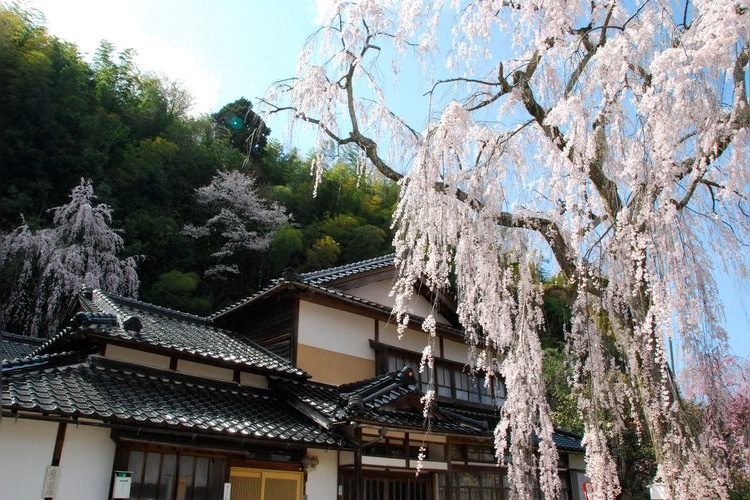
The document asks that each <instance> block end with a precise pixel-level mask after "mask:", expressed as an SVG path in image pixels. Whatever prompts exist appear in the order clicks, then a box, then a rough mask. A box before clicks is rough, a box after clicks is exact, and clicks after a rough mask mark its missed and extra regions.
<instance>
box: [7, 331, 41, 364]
mask: <svg viewBox="0 0 750 500" xmlns="http://www.w3.org/2000/svg"><path fill="white" fill-rule="evenodd" d="M2 335H3V339H2V347H3V352H2V357H3V360H6V359H16V358H23V357H25V356H28V355H29V354H31V353H32V352H33V351H34V350H35V349H37V348H38V347H39V346H40V345H42V342H44V339H40V338H37V337H29V336H27V335H16V334H13V333H8V332H2Z"/></svg>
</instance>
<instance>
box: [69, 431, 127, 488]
mask: <svg viewBox="0 0 750 500" xmlns="http://www.w3.org/2000/svg"><path fill="white" fill-rule="evenodd" d="M114 456H115V443H114V441H112V440H111V439H110V437H109V429H105V428H102V427H90V426H86V425H79V426H75V425H68V428H67V430H66V431H65V444H64V446H63V453H62V458H61V459H60V486H59V489H58V491H57V497H55V500H101V499H103V498H107V496H108V495H109V487H110V481H111V479H112V463H113V460H114Z"/></svg>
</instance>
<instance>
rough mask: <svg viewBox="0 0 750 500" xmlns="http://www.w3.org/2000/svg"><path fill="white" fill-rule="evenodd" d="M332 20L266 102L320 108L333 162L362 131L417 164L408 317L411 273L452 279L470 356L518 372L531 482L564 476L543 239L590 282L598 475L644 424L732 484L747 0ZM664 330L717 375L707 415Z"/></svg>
mask: <svg viewBox="0 0 750 500" xmlns="http://www.w3.org/2000/svg"><path fill="white" fill-rule="evenodd" d="M330 19H331V21H330V24H328V25H327V26H325V27H324V28H322V29H321V30H319V31H318V32H316V34H315V35H314V36H313V37H311V39H310V42H309V46H308V47H306V48H305V50H304V51H303V55H302V56H301V60H300V64H299V66H298V67H299V68H300V70H299V74H298V75H297V78H294V79H291V80H285V81H282V82H281V83H279V84H278V85H276V86H275V87H274V88H273V89H272V90H271V92H269V95H268V96H267V99H266V105H267V108H266V110H267V111H269V112H278V111H290V112H291V115H292V116H293V117H294V118H296V119H298V120H301V121H302V122H304V123H306V124H308V125H309V126H310V127H311V129H312V130H313V131H315V133H316V134H317V137H318V144H319V145H320V146H321V148H320V149H321V153H320V154H319V157H318V160H323V156H322V155H323V153H324V151H325V149H324V148H323V146H324V144H325V143H327V142H333V143H335V144H338V145H351V144H355V145H357V146H358V147H359V148H360V149H361V151H362V153H363V155H364V156H365V157H366V158H367V160H368V161H369V162H370V164H371V165H373V166H374V167H375V168H377V169H378V170H379V171H380V172H381V173H382V174H384V175H386V176H387V177H389V178H391V179H393V180H398V181H399V182H400V183H401V186H402V191H401V197H400V202H399V206H398V209H397V212H396V219H395V220H396V239H395V245H396V254H397V264H398V269H399V280H398V282H397V283H396V285H395V291H396V310H395V312H396V314H397V316H398V317H399V318H401V319H402V320H404V324H406V322H405V320H406V318H407V315H408V304H409V299H410V297H411V295H412V294H413V293H414V292H413V284H414V282H415V280H417V279H420V280H422V281H426V282H427V283H428V285H430V286H433V287H445V286H448V285H449V284H450V283H451V280H452V279H453V278H454V277H455V280H456V281H455V283H456V289H457V290H458V312H459V316H460V319H461V322H462V324H463V326H464V328H465V329H466V337H467V341H468V342H469V343H470V345H471V346H472V349H471V352H472V358H471V360H470V362H471V363H472V365H473V366H475V367H477V368H479V369H485V370H488V371H489V372H491V373H497V374H499V375H501V376H503V377H504V378H505V380H506V385H507V387H508V396H507V400H506V402H505V404H504V406H503V408H502V421H501V423H500V425H499V426H498V428H497V429H496V444H497V448H498V449H497V453H498V456H500V457H502V456H504V455H505V454H506V453H509V454H510V456H511V461H510V464H509V473H508V475H509V478H510V480H511V483H512V491H513V495H514V497H517V498H529V497H530V496H531V494H532V490H531V484H530V483H529V482H528V481H527V480H526V479H527V477H528V474H529V473H531V472H532V471H534V470H535V468H536V467H537V466H539V467H540V473H539V476H538V479H539V483H540V485H541V487H542V489H543V491H544V492H545V494H546V495H548V497H554V496H555V494H556V491H557V490H558V488H559V484H558V479H557V470H556V467H557V453H556V451H555V448H554V444H553V443H552V422H551V418H550V410H549V407H548V405H547V402H546V401H545V397H544V396H545V387H544V383H543V378H542V374H541V372H542V369H541V368H542V354H541V348H540V341H539V336H538V332H539V330H540V328H541V326H542V323H543V314H542V311H541V310H540V304H541V294H542V285H541V283H540V282H539V281H538V276H537V274H536V273H535V272H534V271H533V269H534V268H535V266H536V263H538V262H539V261H540V260H541V259H543V258H545V257H549V258H550V259H552V260H553V261H554V262H555V265H556V266H557V267H558V268H559V270H560V277H561V278H560V279H561V285H562V288H563V289H565V290H566V292H567V293H568V296H569V297H570V299H571V304H572V310H571V314H572V316H571V318H572V319H571V325H572V326H571V330H570V332H569V334H568V336H567V347H568V352H569V362H570V363H571V366H572V375H571V381H572V387H573V391H574V394H575V396H576V402H577V407H578V411H579V412H580V415H581V417H582V419H583V424H584V429H585V437H584V442H585V444H586V459H587V472H588V474H589V476H590V477H591V479H592V480H593V482H594V495H595V497H597V498H614V497H616V496H617V494H618V493H619V492H620V490H621V488H620V485H619V484H618V481H617V474H616V470H615V469H616V464H615V461H614V459H613V457H612V453H611V450H612V448H611V447H610V444H611V443H612V439H615V438H617V437H618V436H619V437H622V435H623V434H624V433H625V432H626V431H627V430H629V429H630V428H631V427H630V424H631V423H635V424H636V425H639V424H640V422H643V423H644V424H645V426H644V427H639V432H640V433H641V435H643V436H644V437H645V438H647V439H648V440H650V442H651V444H652V445H653V449H654V453H655V456H656V458H657V461H658V464H659V467H658V473H657V477H656V478H655V479H656V480H658V481H664V482H665V484H666V485H667V488H668V490H669V492H670V493H671V496H672V497H680V496H683V495H686V494H687V495H693V496H695V497H726V496H727V494H728V491H729V489H730V488H731V487H732V483H731V477H730V472H729V468H730V465H731V464H730V459H729V457H728V453H727V449H728V448H727V446H726V440H727V432H730V427H728V426H727V422H726V421H725V420H724V419H723V415H721V414H719V413H717V412H716V411H715V410H714V409H713V407H712V406H711V401H713V399H715V398H718V397H720V395H721V394H722V392H723V391H724V388H723V387H721V385H720V382H719V381H720V380H721V377H718V376H716V375H717V374H718V373H720V372H721V366H720V360H721V359H722V357H723V356H724V354H725V352H726V349H727V345H726V335H725V333H724V332H723V330H722V328H721V324H720V318H721V311H722V309H721V304H720V303H719V300H718V296H717V291H716V283H715V282H714V278H713V273H714V271H715V270H717V269H719V268H720V267H719V266H723V268H724V269H730V270H732V271H733V272H736V273H738V274H741V275H744V273H745V270H746V264H747V256H748V254H747V251H746V242H747V241H748V238H749V237H750V218H749V217H748V205H747V203H748V201H747V199H748V195H750V185H749V184H750V183H749V182H748V175H747V173H748V158H749V156H748V154H749V153H750V107H749V106H748V99H749V98H748V80H749V79H750V77H749V76H748V74H749V72H748V61H749V60H750V45H749V44H750V5H748V3H747V2H746V1H743V0H739V1H738V0H710V1H708V0H695V1H693V0H684V1H679V2H666V3H665V2H658V1H650V0H644V1H638V2H619V1H612V0H607V1H598V0H595V1H578V2H524V1H518V2H516V1H503V2H485V1H477V2H474V1H468V0H467V1H458V2H444V1H438V2H420V1H406V2H404V1H395V0H363V1H358V2H348V1H337V2H333V7H332V10H331V17H330ZM441 61H446V64H445V65H442V64H441ZM415 68H422V69H423V70H424V74H425V80H424V86H423V87H421V88H416V89H415V91H416V92H417V94H416V95H415V96H413V97H412V99H411V100H408V103H409V104H408V106H404V107H402V108H400V109H394V105H395V104H397V103H398V102H399V100H404V99H405V96H404V94H405V93H406V92H407V91H408V90H409V86H408V85H403V84H401V82H398V83H397V84H396V85H393V78H392V77H393V76H397V75H399V74H400V72H401V71H403V72H409V74H411V72H413V71H414V69H415ZM425 92H426V94H425V96H424V97H423V96H422V94H423V93H425ZM406 99H408V98H406ZM419 103H422V104H423V106H422V107H421V108H419V109H418V104H419ZM398 111H405V112H406V113H405V114H402V115H400V114H399V113H398ZM419 111H421V112H422V113H421V114H419V113H418V112H419ZM321 165H322V161H320V162H319V163H318V166H319V167H320V166H321ZM403 172H406V174H403ZM425 325H426V326H425V329H426V331H427V332H428V333H429V334H430V338H434V333H435V332H434V328H433V327H432V322H431V321H429V320H428V321H427V322H426V323H425ZM669 338H672V339H675V344H676V345H678V346H679V347H680V348H682V349H683V351H684V356H683V359H684V360H685V361H686V363H687V364H688V365H689V366H691V367H693V366H694V367H696V370H695V371H694V374H695V375H696V376H699V377H701V378H702V379H703V380H704V381H705V387H706V388H707V390H706V391H705V396H704V397H705V398H706V401H707V404H706V405H705V406H704V407H703V411H702V412H701V414H702V416H703V417H704V418H703V420H702V421H701V423H700V424H699V425H694V422H692V421H691V419H690V418H688V417H687V416H686V415H687V413H686V411H685V409H684V405H683V403H682V401H681V398H680V394H679V392H678V390H677V387H676V385H675V382H674V379H673V377H672V373H671V371H670V368H669V366H668V363H667V356H666V349H665V345H666V344H665V343H666V341H667V339H669ZM479 339H482V342H481V343H480V342H479ZM429 352H430V350H429V346H428V348H427V350H426V353H427V354H429ZM428 396H429V394H428ZM428 399H429V397H428ZM533 435H536V436H538V437H539V439H540V440H541V441H540V444H539V447H538V453H537V454H531V453H528V450H529V447H530V446H531V445H532V443H533V438H532V436H533Z"/></svg>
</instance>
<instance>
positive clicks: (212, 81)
mask: <svg viewBox="0 0 750 500" xmlns="http://www.w3.org/2000/svg"><path fill="white" fill-rule="evenodd" d="M327 3H328V1H327V0H275V1H274V0H120V1H117V2H114V1H109V0H106V1H105V0H27V1H26V3H25V5H26V6H27V7H34V8H37V9H39V10H40V11H41V12H42V13H43V14H44V15H45V17H46V24H47V27H48V29H49V31H50V33H51V34H53V35H55V36H57V37H59V38H61V39H63V40H66V41H70V42H73V43H75V44H76V45H78V47H79V49H80V50H81V52H82V53H83V54H84V55H85V56H86V57H87V58H89V57H90V56H91V54H93V53H94V51H95V50H96V48H97V46H98V45H99V42H100V41H101V40H102V39H107V40H109V41H111V42H112V43H114V44H115V46H116V47H117V48H118V49H124V48H133V49H135V50H136V52H137V53H138V57H137V59H136V62H137V64H138V66H139V68H140V69H141V70H143V71H150V72H154V73H158V74H161V75H165V76H167V77H168V78H170V79H171V80H177V81H180V82H182V84H183V86H184V87H185V88H186V89H187V90H188V91H189V92H190V93H191V94H192V95H193V97H194V108H193V113H195V114H201V113H210V112H213V111H217V110H218V109H219V108H221V106H223V105H224V104H226V103H228V102H232V101H234V100H235V99H238V98H239V97H243V96H244V97H246V98H248V99H250V100H253V101H254V100H255V99H257V98H258V97H262V96H263V95H264V94H265V92H266V89H267V88H268V86H269V85H270V84H271V83H272V82H274V81H275V80H279V79H283V78H288V77H291V76H293V75H294V70H295V66H296V60H297V54H298V53H299V51H300V49H301V48H302V46H303V45H304V43H305V40H306V39H307V37H308V36H309V35H310V34H311V33H313V32H314V31H315V29H316V27H317V26H318V25H319V24H318V23H319V22H320V20H321V19H322V16H321V10H322V9H325V7H326V5H327ZM401 78H402V79H403V78H404V75H402V77H401ZM402 83H404V82H401V83H400V84H402ZM406 83H407V84H408V82H406ZM285 120H286V117H285V116H284V117H281V116H280V117H279V118H278V119H275V120H272V121H270V122H269V126H270V127H271V129H272V136H273V137H274V138H275V139H277V140H280V141H281V142H282V144H284V146H285V148H287V149H290V148H292V147H296V148H298V149H299V150H301V151H302V152H306V151H308V150H309V149H310V147H311V144H312V141H311V139H310V138H309V137H308V136H306V135H304V134H302V133H300V132H299V131H297V132H296V133H295V134H292V135H290V134H289V133H288V130H287V129H288V127H287V123H286V121H285ZM411 125H413V126H415V127H416V128H417V129H421V127H423V126H424V124H423V123H412V124H411ZM717 279H718V282H719V285H720V288H721V290H720V292H721V295H722V298H723V300H724V303H725V306H726V311H725V312H726V318H727V320H726V326H727V330H728V332H729V335H730V342H731V345H732V348H733V350H734V352H735V354H738V355H740V356H743V357H746V358H748V359H750V334H749V333H748V329H749V328H748V327H749V326H750V314H748V311H749V310H750V309H749V308H748V300H747V298H746V297H748V287H747V284H745V285H744V286H743V285H741V284H740V280H738V279H737V278H736V277H733V276H725V275H722V276H718V277H717ZM746 283H747V281H746Z"/></svg>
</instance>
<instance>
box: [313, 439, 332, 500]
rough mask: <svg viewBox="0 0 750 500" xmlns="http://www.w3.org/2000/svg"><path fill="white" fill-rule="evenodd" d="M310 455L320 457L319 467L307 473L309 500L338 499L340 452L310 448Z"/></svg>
mask: <svg viewBox="0 0 750 500" xmlns="http://www.w3.org/2000/svg"><path fill="white" fill-rule="evenodd" d="M307 454H308V455H313V456H316V457H318V460H319V462H318V466H317V467H315V470H311V471H309V472H308V473H307V484H306V485H305V493H306V494H307V498H308V499H309V500H316V499H324V498H336V495H337V489H338V483H337V481H338V468H339V467H338V452H336V451H333V450H316V449H312V448H308V450H307Z"/></svg>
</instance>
